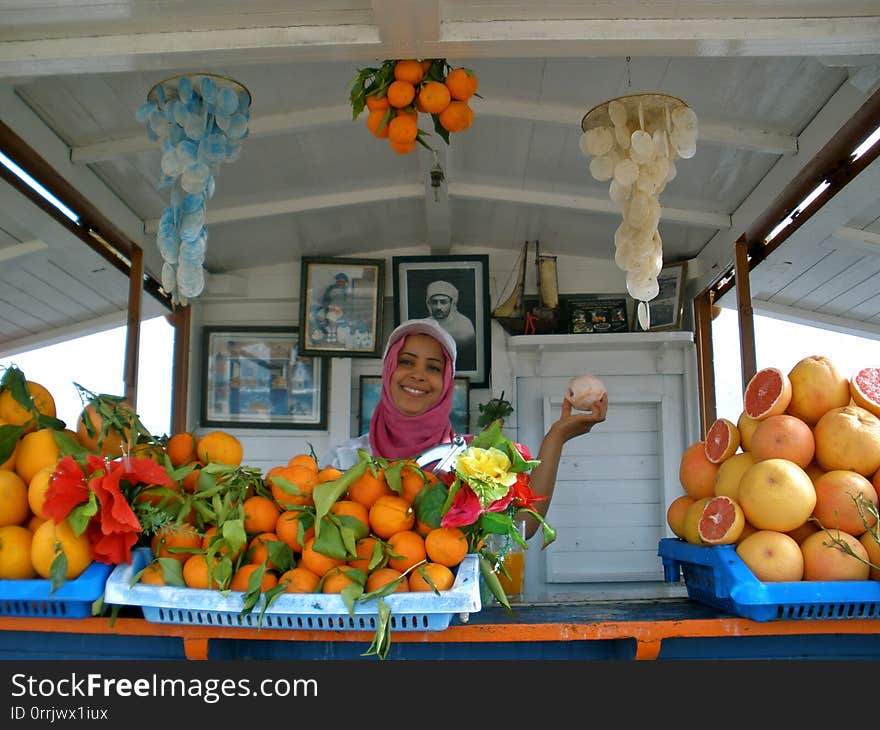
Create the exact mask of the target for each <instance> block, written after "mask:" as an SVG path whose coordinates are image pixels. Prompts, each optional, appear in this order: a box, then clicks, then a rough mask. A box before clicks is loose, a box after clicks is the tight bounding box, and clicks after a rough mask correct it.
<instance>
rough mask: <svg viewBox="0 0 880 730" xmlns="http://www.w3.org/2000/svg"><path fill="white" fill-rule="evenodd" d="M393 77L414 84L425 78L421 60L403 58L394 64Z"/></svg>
mask: <svg viewBox="0 0 880 730" xmlns="http://www.w3.org/2000/svg"><path fill="white" fill-rule="evenodd" d="M394 78H395V79H397V80H398V81H408V82H409V83H411V84H412V85H413V86H415V85H416V84H419V83H421V81H422V79H423V78H425V69H424V67H423V66H422V62H421V61H416V60H415V59H411V58H405V59H402V60H400V61H398V62H397V63H395V64H394Z"/></svg>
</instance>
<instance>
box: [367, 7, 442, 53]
mask: <svg viewBox="0 0 880 730" xmlns="http://www.w3.org/2000/svg"><path fill="white" fill-rule="evenodd" d="M370 4H371V5H372V6H373V19H374V20H375V22H376V25H377V26H379V38H380V39H381V41H382V43H383V44H390V45H395V46H396V45H402V44H406V43H412V42H417V43H425V42H434V43H436V42H437V41H439V40H440V2H439V0H372V2H371V3H370ZM393 58H402V56H393Z"/></svg>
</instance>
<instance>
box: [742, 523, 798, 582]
mask: <svg viewBox="0 0 880 730" xmlns="http://www.w3.org/2000/svg"><path fill="white" fill-rule="evenodd" d="M736 554H737V555H739V557H740V559H741V560H742V561H743V562H744V563H745V564H746V565H747V566H748V568H749V570H751V571H752V572H753V573H754V574H755V577H756V578H757V579H758V580H759V581H761V582H762V583H787V582H794V581H799V580H801V579H802V578H803V577H804V555H803V553H802V552H801V548H800V545H798V544H797V542H796V541H795V540H794V538H792V537H789V536H788V535H786V534H785V533H782V532H777V531H775V530H758V531H757V532H754V533H752V534H751V535H749V536H748V537H747V538H745V540H743V541H742V542H740V544H739V545H737V546H736Z"/></svg>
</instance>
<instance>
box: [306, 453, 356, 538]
mask: <svg viewBox="0 0 880 730" xmlns="http://www.w3.org/2000/svg"><path fill="white" fill-rule="evenodd" d="M368 463H369V462H368V461H367V460H365V459H361V460H360V461H358V463H357V464H355V465H354V466H353V467H351V469H348V470H346V471H345V472H343V474H342V476H340V477H339V478H338V479H334V480H333V481H331V482H321V483H320V484H316V485H315V489H314V491H313V492H312V500H313V501H314V503H315V541H316V542H317V540H318V538H319V537H320V531H321V525H322V523H323V522H324V520H323V519H322V518H323V517H324V515H326V514H327V513H328V512H329V511H330V506H331V505H332V504H333V503H334V502H335V501H336V500H337V499H339V498H340V497H341V496H342V495H343V494H345V493H346V492H347V491H348V488H349V486H351V484H352V483H353V482H355V481H356V480H358V479H360V478H361V477H362V476H363V475H364V473H365V472H366V470H367V464H368Z"/></svg>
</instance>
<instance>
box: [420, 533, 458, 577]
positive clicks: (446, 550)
mask: <svg viewBox="0 0 880 730" xmlns="http://www.w3.org/2000/svg"><path fill="white" fill-rule="evenodd" d="M467 551H468V541H467V535H465V534H464V532H462V531H461V529H460V528H458V527H437V528H435V529H433V530H431V531H430V532H429V533H428V536H427V537H426V538H425V552H426V553H427V554H428V558H430V560H431V562H434V563H440V565H445V566H446V567H447V568H454V567H455V566H456V565H458V564H459V563H460V562H461V561H462V560H464V556H465V555H467Z"/></svg>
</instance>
